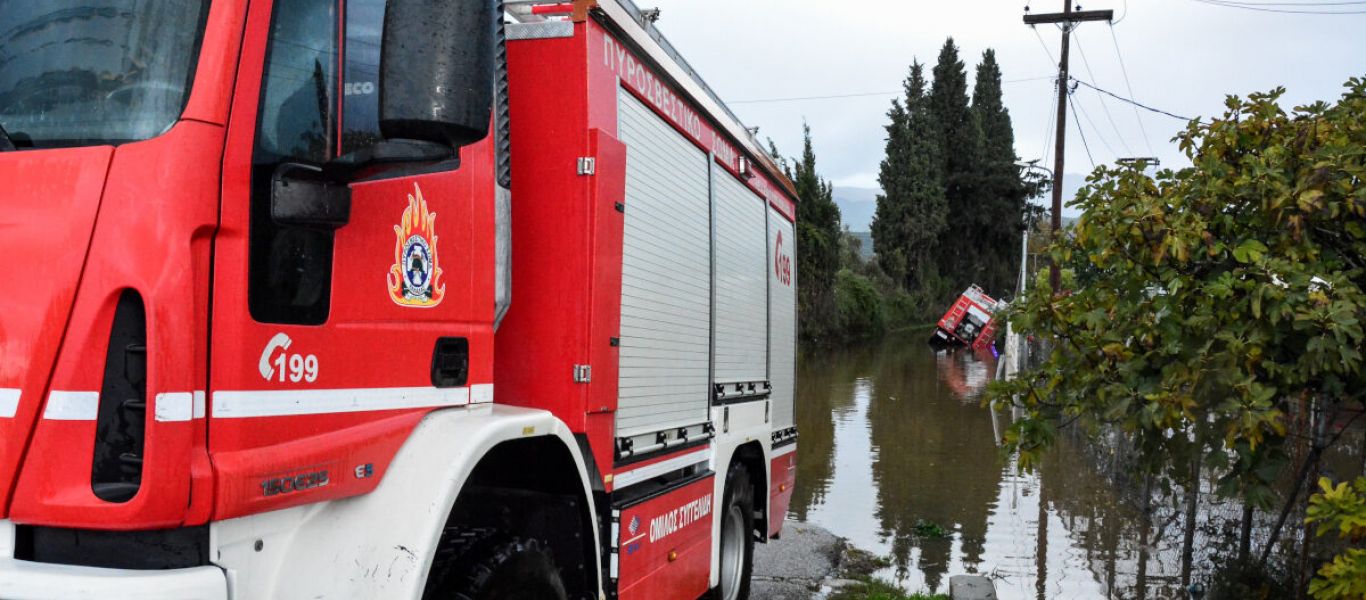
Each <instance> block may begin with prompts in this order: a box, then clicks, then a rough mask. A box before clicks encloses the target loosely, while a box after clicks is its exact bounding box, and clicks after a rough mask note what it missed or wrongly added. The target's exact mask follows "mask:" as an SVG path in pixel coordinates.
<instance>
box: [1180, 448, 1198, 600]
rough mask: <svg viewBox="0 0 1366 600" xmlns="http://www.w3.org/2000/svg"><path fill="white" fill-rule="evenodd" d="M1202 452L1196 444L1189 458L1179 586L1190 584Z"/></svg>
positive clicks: (1187, 586) (1188, 585)
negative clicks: (1193, 453)
mask: <svg viewBox="0 0 1366 600" xmlns="http://www.w3.org/2000/svg"><path fill="white" fill-rule="evenodd" d="M1202 454H1203V451H1202V449H1201V447H1200V446H1199V445H1198V444H1197V446H1196V450H1195V458H1193V459H1192V460H1191V471H1190V482H1189V483H1187V484H1186V532H1185V537H1184V539H1182V540H1181V586H1182V587H1186V588H1189V587H1190V584H1191V566H1192V563H1193V562H1194V556H1193V555H1194V553H1195V518H1196V510H1197V508H1198V507H1199V505H1200V458H1201V455H1202Z"/></svg>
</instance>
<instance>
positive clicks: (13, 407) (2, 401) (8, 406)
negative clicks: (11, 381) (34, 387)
mask: <svg viewBox="0 0 1366 600" xmlns="http://www.w3.org/2000/svg"><path fill="white" fill-rule="evenodd" d="M19 392H20V390H17V389H15V388H0V419H12V418H14V413H16V412H18V411H19Z"/></svg>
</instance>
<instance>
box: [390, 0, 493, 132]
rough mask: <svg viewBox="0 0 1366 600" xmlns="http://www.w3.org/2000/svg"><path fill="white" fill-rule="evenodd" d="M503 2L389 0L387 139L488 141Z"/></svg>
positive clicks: (486, 0) (489, 0) (482, 0)
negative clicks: (496, 29)
mask: <svg viewBox="0 0 1366 600" xmlns="http://www.w3.org/2000/svg"><path fill="white" fill-rule="evenodd" d="M496 4H497V0H389V1H388V8H387V9H386V11H385V14H384V37H383V43H382V44H381V45H382V49H381V54H380V61H379V63H380V64H379V70H380V88H379V103H380V112H379V127H380V133H381V134H382V135H383V136H384V137H385V138H387V139H407V140H419V141H427V142H437V143H441V144H445V145H447V146H449V147H451V148H459V147H461V146H466V145H469V144H472V143H474V142H477V141H479V140H482V139H484V138H485V137H486V136H488V133H489V122H490V120H491V111H492V109H493V84H494V68H495V67H494V44H495V41H494V40H495V36H494V27H495V25H496V23H497V21H496V19H500V18H502V15H501V14H496V10H495V5H496Z"/></svg>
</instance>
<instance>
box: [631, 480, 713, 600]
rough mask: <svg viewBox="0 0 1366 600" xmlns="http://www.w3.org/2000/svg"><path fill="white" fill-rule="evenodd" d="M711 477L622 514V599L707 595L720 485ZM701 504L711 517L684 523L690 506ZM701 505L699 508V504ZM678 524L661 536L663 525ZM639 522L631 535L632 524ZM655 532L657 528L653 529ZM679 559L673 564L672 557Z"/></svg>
mask: <svg viewBox="0 0 1366 600" xmlns="http://www.w3.org/2000/svg"><path fill="white" fill-rule="evenodd" d="M715 485H716V484H715V481H713V478H711V477H707V478H705V479H702V480H700V481H697V482H694V483H691V484H688V485H686V486H683V487H681V488H679V489H677V490H674V491H672V492H670V493H668V494H665V495H663V496H659V497H656V498H653V499H650V500H648V501H646V502H644V503H641V504H638V505H635V506H632V507H630V508H627V509H624V510H622V511H621V521H620V524H621V527H620V528H619V530H620V532H621V536H620V538H619V540H618V550H617V560H618V564H619V565H620V574H621V575H620V577H619V578H618V580H617V590H618V597H619V598H621V599H622V600H634V599H640V600H693V599H695V598H697V597H698V596H701V595H702V594H703V593H704V592H706V591H707V587H708V583H709V578H710V573H711V522H712V519H713V518H714V515H713V512H714V511H715V510H716V509H715V507H714V505H715V504H716V500H717V499H715V498H713V497H712V494H713V488H714V486H715ZM694 501H701V502H700V504H703V505H705V506H707V507H708V510H707V513H706V514H705V515H703V516H700V517H699V518H694V519H691V520H689V521H688V522H687V524H686V525H683V524H682V522H683V521H682V520H683V519H686V518H687V517H684V516H683V514H682V513H683V512H688V511H685V510H680V509H682V508H683V507H687V506H689V505H690V503H692V502H694ZM694 506H695V505H694ZM671 518H672V519H673V520H675V522H676V523H677V524H678V526H677V529H675V530H673V531H671V532H669V533H667V534H666V535H663V536H662V537H661V536H659V535H658V534H659V533H663V532H664V530H663V529H661V528H660V525H661V524H662V522H663V521H666V520H669V519H671ZM633 522H635V523H638V525H637V527H636V530H635V531H634V532H633V531H631V529H632V527H631V524H632V523H633ZM652 528H653V530H652ZM671 555H672V556H673V560H670V556H671Z"/></svg>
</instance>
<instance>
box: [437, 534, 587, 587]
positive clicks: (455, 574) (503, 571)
mask: <svg viewBox="0 0 1366 600" xmlns="http://www.w3.org/2000/svg"><path fill="white" fill-rule="evenodd" d="M422 597H423V600H523V599H528V598H537V599H542V598H543V599H545V600H566V599H567V598H568V594H567V593H566V592H565V589H564V581H563V579H562V578H561V576H560V570H559V569H558V568H557V567H556V566H555V559H554V557H553V556H552V555H551V553H550V550H549V548H548V547H547V545H546V544H544V543H542V542H541V541H540V540H536V539H524V538H515V537H508V536H505V535H502V534H501V533H499V532H498V531H496V530H493V529H469V530H464V531H448V532H447V533H446V536H445V537H444V538H443V539H442V542H441V547H440V548H438V549H437V557H436V560H435V562H434V563H433V565H432V572H431V576H430V578H429V580H428V582H427V590H426V593H424V594H423V595H422Z"/></svg>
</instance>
